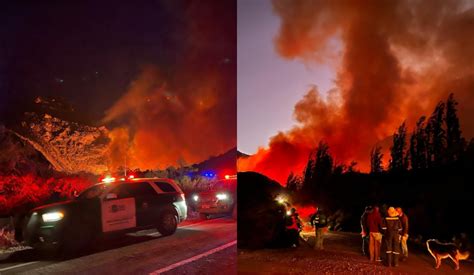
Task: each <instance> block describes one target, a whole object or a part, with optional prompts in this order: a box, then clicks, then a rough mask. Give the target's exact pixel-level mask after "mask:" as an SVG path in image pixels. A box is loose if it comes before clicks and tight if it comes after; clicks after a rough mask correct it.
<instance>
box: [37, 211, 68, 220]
mask: <svg viewBox="0 0 474 275" xmlns="http://www.w3.org/2000/svg"><path fill="white" fill-rule="evenodd" d="M41 217H42V218H43V221H44V222H57V221H59V220H61V219H62V218H64V214H63V213H62V212H59V211H57V212H48V213H44V214H43V215H41Z"/></svg>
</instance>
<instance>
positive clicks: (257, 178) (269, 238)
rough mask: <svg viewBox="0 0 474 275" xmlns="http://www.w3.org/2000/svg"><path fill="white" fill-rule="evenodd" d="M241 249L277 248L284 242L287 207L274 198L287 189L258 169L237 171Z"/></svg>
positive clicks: (238, 228)
mask: <svg viewBox="0 0 474 275" xmlns="http://www.w3.org/2000/svg"><path fill="white" fill-rule="evenodd" d="M237 182H238V184H237V194H238V197H239V202H238V211H237V212H238V213H239V214H238V219H237V223H238V227H237V236H238V246H239V248H263V247H275V246H279V245H280V244H282V239H283V231H284V228H285V226H284V222H285V215H286V209H285V206H284V205H282V204H279V203H278V202H277V201H276V200H275V199H276V197H277V196H278V195H279V194H282V193H284V192H285V189H284V188H283V187H282V186H281V185H280V184H278V183H277V182H276V181H273V180H271V179H269V178H267V177H266V176H264V175H262V174H259V173H256V172H240V173H238V174H237Z"/></svg>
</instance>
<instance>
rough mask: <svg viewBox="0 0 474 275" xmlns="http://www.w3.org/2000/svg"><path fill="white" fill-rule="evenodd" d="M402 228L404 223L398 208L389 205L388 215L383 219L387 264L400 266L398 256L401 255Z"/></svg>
mask: <svg viewBox="0 0 474 275" xmlns="http://www.w3.org/2000/svg"><path fill="white" fill-rule="evenodd" d="M402 229H403V228H402V223H401V221H400V218H399V217H398V212H397V210H396V209H395V208H394V207H389V208H388V210H387V217H385V218H384V219H383V221H382V230H383V232H384V235H385V236H384V238H385V246H386V251H385V253H386V254H387V266H392V265H393V266H398V256H399V255H400V237H399V235H400V232H401V231H402ZM392 260H393V262H392Z"/></svg>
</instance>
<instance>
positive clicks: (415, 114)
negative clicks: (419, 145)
mask: <svg viewBox="0 0 474 275" xmlns="http://www.w3.org/2000/svg"><path fill="white" fill-rule="evenodd" d="M365 2H366V3H365V4H364V5H361V4H360V3H358V2H353V1H344V0H336V1H327V2H319V1H288V0H275V1H273V7H274V12H275V13H276V14H277V15H278V16H279V17H280V18H281V25H280V30H279V33H278V35H277V36H276V37H275V48H276V50H277V52H278V53H279V54H280V56H281V57H282V58H286V59H297V60H300V61H302V62H305V63H311V62H329V63H330V64H332V65H333V66H334V70H335V71H336V72H337V77H336V79H335V80H334V85H335V86H334V88H333V89H332V90H330V91H327V92H324V93H321V92H320V91H318V89H317V87H313V88H311V89H310V90H309V91H308V92H307V94H306V95H305V96H304V97H303V98H302V99H301V100H300V101H299V102H298V103H297V104H296V106H295V109H294V118H295V120H296V124H295V126H294V127H293V129H291V130H289V131H286V132H280V133H278V134H276V135H275V136H273V137H272V138H271V140H270V143H269V144H268V146H266V147H263V148H261V149H260V150H259V151H258V152H257V153H256V154H254V155H253V156H251V157H249V158H245V159H240V160H239V163H238V169H239V171H257V172H260V173H263V174H265V175H266V176H269V177H270V178H272V179H275V180H277V181H278V182H280V183H281V184H284V183H285V181H286V179H287V177H288V175H289V173H290V172H293V173H295V174H301V173H302V170H303V168H304V167H305V164H306V161H307V159H308V155H309V153H310V151H311V150H313V149H315V148H316V146H317V144H318V143H319V141H321V140H323V141H325V142H326V143H328V145H329V151H330V153H331V154H332V155H333V157H334V159H335V163H336V164H349V163H350V162H351V161H353V160H354V161H356V162H357V163H358V165H357V167H356V169H359V170H361V171H363V172H368V170H369V158H370V157H369V156H370V150H371V149H372V148H373V147H374V146H375V145H377V144H381V145H382V146H384V147H383V152H384V154H385V159H384V164H387V162H388V157H389V154H388V153H387V150H388V149H389V148H388V147H389V146H390V143H389V142H386V141H387V140H390V137H391V135H392V134H393V132H394V131H395V130H396V128H397V127H398V126H399V125H400V124H401V123H402V122H403V121H404V120H406V121H407V125H408V127H409V131H410V130H411V129H412V128H413V126H414V123H415V121H416V119H418V118H419V117H420V116H421V115H429V114H430V113H431V111H432V110H433V108H434V106H435V105H436V104H437V103H438V102H439V101H440V100H445V99H446V98H447V96H448V94H449V93H454V95H455V98H456V99H457V100H458V101H459V102H460V105H459V117H460V120H461V123H462V124H461V128H462V131H463V134H464V136H465V137H468V138H470V137H472V136H474V120H472V119H470V118H471V117H472V115H473V114H474V97H473V93H472V91H473V90H474V67H473V66H472V60H474V48H473V47H472V45H473V44H474V35H473V31H472V30H473V29H472V22H473V20H474V9H472V8H470V9H466V7H463V4H462V3H461V2H456V3H452V2H446V1H439V2H436V3H432V2H429V5H428V3H426V2H425V3H424V4H423V5H421V4H416V3H413V2H412V1H393V2H385V1H365ZM428 6H429V8H427V7H428ZM368 18H370V20H368ZM433 18H437V20H433ZM334 38H337V39H340V42H341V44H342V50H341V52H333V50H332V49H331V47H328V45H330V43H331V41H332V40H333V39H334ZM468 60H470V61H468ZM288 81H291V79H289V80H288ZM308 84H309V83H308ZM290 92H291V91H290Z"/></svg>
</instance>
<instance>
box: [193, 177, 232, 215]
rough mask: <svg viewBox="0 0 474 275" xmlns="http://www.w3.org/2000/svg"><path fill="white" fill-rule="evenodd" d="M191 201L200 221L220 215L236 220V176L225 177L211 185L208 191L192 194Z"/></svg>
mask: <svg viewBox="0 0 474 275" xmlns="http://www.w3.org/2000/svg"><path fill="white" fill-rule="evenodd" d="M193 200H194V202H195V205H196V210H197V211H198V212H199V216H200V217H201V218H202V219H209V218H210V217H211V215H221V214H225V215H231V216H232V218H234V219H237V176H229V175H226V176H225V178H224V179H221V180H218V181H216V182H213V183H211V184H210V185H209V186H208V190H204V191H201V192H199V193H197V194H194V195H193Z"/></svg>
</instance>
